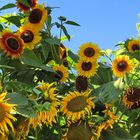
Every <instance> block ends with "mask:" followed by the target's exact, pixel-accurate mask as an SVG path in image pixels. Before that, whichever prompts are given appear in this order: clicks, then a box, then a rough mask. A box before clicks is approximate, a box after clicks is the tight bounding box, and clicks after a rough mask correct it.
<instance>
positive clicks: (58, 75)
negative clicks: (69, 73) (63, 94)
mask: <svg viewBox="0 0 140 140" xmlns="http://www.w3.org/2000/svg"><path fill="white" fill-rule="evenodd" d="M54 77H55V78H56V79H58V80H61V79H62V77H63V73H62V72H61V71H59V70H57V71H56V74H55V75H54Z"/></svg>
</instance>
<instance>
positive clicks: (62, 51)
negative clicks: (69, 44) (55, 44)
mask: <svg viewBox="0 0 140 140" xmlns="http://www.w3.org/2000/svg"><path fill="white" fill-rule="evenodd" d="M59 54H60V59H62V60H65V59H66V57H67V52H66V47H65V46H64V45H63V44H62V43H61V44H60V46H59Z"/></svg>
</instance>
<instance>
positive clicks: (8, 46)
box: [0, 30, 24, 59]
mask: <svg viewBox="0 0 140 140" xmlns="http://www.w3.org/2000/svg"><path fill="white" fill-rule="evenodd" d="M23 45H24V43H23V41H22V39H21V38H20V37H19V36H18V35H17V34H14V33H12V32H10V31H6V30H5V31H3V32H2V36H1V38H0V48H1V49H3V50H4V53H6V55H7V56H11V57H12V58H15V59H16V58H18V57H19V56H20V55H21V54H22V53H23Z"/></svg>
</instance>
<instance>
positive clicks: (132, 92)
mask: <svg viewBox="0 0 140 140" xmlns="http://www.w3.org/2000/svg"><path fill="white" fill-rule="evenodd" d="M123 103H124V105H125V106H126V107H127V108H128V109H136V108H139V107H140V89H139V88H135V87H132V88H129V89H128V90H127V91H126V93H125V95H124V97H123Z"/></svg>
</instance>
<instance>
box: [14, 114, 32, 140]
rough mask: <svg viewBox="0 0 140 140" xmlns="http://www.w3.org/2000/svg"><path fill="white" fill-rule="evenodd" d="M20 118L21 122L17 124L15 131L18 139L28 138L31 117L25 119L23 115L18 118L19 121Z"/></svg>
mask: <svg viewBox="0 0 140 140" xmlns="http://www.w3.org/2000/svg"><path fill="white" fill-rule="evenodd" d="M19 119H20V122H19V123H18V125H16V128H15V133H14V134H15V139H16V140H21V139H26V137H27V136H28V133H29V130H30V125H29V119H24V118H23V117H21V118H18V121H19Z"/></svg>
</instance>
